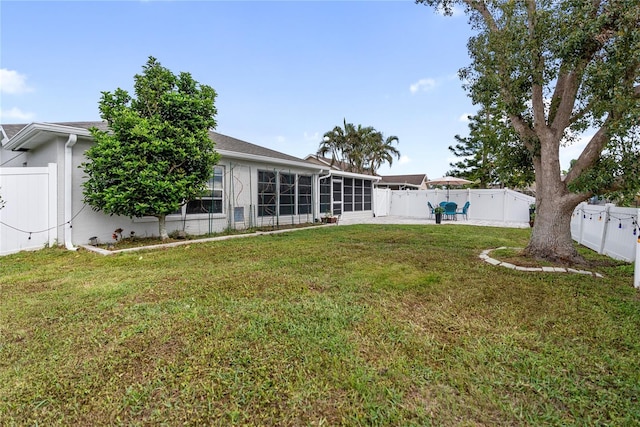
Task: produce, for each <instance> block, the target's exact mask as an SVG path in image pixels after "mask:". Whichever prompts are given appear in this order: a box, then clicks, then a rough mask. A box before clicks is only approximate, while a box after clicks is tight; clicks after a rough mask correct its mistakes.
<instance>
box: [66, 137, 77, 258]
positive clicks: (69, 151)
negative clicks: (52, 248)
mask: <svg viewBox="0 0 640 427" xmlns="http://www.w3.org/2000/svg"><path fill="white" fill-rule="evenodd" d="M76 142H78V135H76V134H73V133H70V134H69V139H68V140H67V142H66V143H65V144H64V246H65V248H67V249H68V250H70V251H75V250H77V249H78V248H76V247H74V246H73V243H72V240H71V227H72V226H71V218H72V210H71V209H72V207H73V205H72V203H71V197H72V188H71V184H72V179H71V178H72V176H73V168H72V164H71V163H72V161H73V146H74V145H76Z"/></svg>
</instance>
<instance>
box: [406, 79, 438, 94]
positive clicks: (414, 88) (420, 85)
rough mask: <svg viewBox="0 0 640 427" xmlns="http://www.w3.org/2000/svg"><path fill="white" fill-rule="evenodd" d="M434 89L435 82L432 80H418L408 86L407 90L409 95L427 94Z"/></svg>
mask: <svg viewBox="0 0 640 427" xmlns="http://www.w3.org/2000/svg"><path fill="white" fill-rule="evenodd" d="M434 87H436V81H435V80H434V79H420V80H418V81H417V82H415V83H413V84H412V85H411V86H409V90H410V91H411V93H416V92H419V91H423V92H428V91H430V90H431V89H433V88H434Z"/></svg>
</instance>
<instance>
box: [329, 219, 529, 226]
mask: <svg viewBox="0 0 640 427" xmlns="http://www.w3.org/2000/svg"><path fill="white" fill-rule="evenodd" d="M353 224H415V225H437V224H436V220H435V218H431V219H429V218H409V217H404V216H378V217H372V218H366V219H362V218H360V219H357V220H349V219H346V218H345V219H343V218H340V221H338V225H353ZM441 225H476V226H484V227H507V228H529V223H528V222H503V221H483V220H476V219H468V220H467V219H461V218H459V219H458V220H457V221H451V220H446V221H445V220H442V224H441Z"/></svg>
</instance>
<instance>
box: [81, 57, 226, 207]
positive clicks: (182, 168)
mask: <svg viewBox="0 0 640 427" xmlns="http://www.w3.org/2000/svg"><path fill="white" fill-rule="evenodd" d="M134 80H135V84H134V88H135V97H132V96H130V95H129V94H128V93H127V92H126V91H125V90H122V89H120V88H118V89H116V90H115V91H114V92H103V93H102V97H101V99H100V105H99V106H100V114H101V117H102V118H103V119H104V120H106V121H107V123H108V125H109V128H110V131H108V132H105V131H100V130H98V129H95V128H94V129H91V134H92V135H93V137H94V139H95V141H96V142H95V144H94V145H93V146H92V147H91V148H90V149H89V150H87V152H86V157H87V160H88V161H87V162H86V163H83V164H82V167H83V169H84V172H85V173H86V174H87V176H88V179H87V181H86V182H85V183H84V184H83V187H84V199H85V202H86V203H88V204H89V205H91V206H92V207H93V208H94V209H96V210H101V211H103V212H104V213H107V214H116V215H126V216H129V217H141V216H145V215H151V216H157V217H163V216H164V215H167V214H170V213H172V212H175V211H176V210H177V209H178V208H179V207H180V206H181V205H182V204H184V203H185V202H186V201H188V200H190V199H193V198H195V197H197V196H198V194H200V192H201V191H202V190H203V188H204V186H205V185H206V182H207V181H208V180H209V178H210V177H211V174H212V173H213V166H214V165H215V164H216V163H217V161H218V159H219V156H218V154H217V153H216V152H215V150H214V147H215V144H214V142H213V141H212V140H211V139H210V137H209V130H211V129H214V128H215V126H216V121H215V115H216V108H215V105H214V101H215V98H216V92H215V91H214V89H213V88H211V87H209V86H207V85H202V84H199V83H198V82H196V81H195V80H194V79H193V78H192V77H191V75H190V74H189V73H184V72H183V73H180V74H179V75H178V76H176V75H174V74H173V73H172V72H171V71H170V70H168V69H166V68H164V67H162V66H161V65H160V63H159V62H158V61H157V60H156V59H155V58H153V57H150V58H149V60H148V62H147V64H146V65H145V66H144V67H143V73H142V74H139V75H136V76H135V77H134Z"/></svg>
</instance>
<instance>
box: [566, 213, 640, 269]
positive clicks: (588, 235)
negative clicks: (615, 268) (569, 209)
mask: <svg viewBox="0 0 640 427" xmlns="http://www.w3.org/2000/svg"><path fill="white" fill-rule="evenodd" d="M639 212H640V211H639V210H638V209H636V208H619V207H616V206H614V205H610V204H607V205H604V206H602V205H588V204H586V203H581V204H580V205H578V206H577V207H576V209H575V210H574V212H573V217H572V218H571V237H573V239H574V240H575V241H577V242H578V243H580V244H581V245H584V246H586V247H588V248H591V249H593V250H594V251H596V252H598V253H600V254H605V255H608V256H610V257H611V258H615V259H620V260H624V261H628V262H633V261H634V260H635V259H636V251H637V246H638V244H637V240H638V238H639V234H640V227H639V226H638V215H639Z"/></svg>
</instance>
